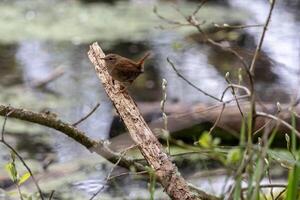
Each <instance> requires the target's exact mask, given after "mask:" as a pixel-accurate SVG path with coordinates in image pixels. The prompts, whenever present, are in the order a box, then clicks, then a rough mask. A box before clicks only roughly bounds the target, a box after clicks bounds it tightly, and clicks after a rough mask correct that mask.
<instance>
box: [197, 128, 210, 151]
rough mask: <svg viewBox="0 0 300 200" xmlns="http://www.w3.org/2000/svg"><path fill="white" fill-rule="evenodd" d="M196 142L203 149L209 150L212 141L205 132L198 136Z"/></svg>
mask: <svg viewBox="0 0 300 200" xmlns="http://www.w3.org/2000/svg"><path fill="white" fill-rule="evenodd" d="M198 142H199V145H200V146H201V147H203V148H211V147H212V142H213V139H212V136H211V134H209V132H207V131H205V132H203V133H202V135H201V136H200V138H199V141H198Z"/></svg>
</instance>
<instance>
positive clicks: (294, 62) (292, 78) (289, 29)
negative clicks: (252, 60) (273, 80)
mask: <svg viewBox="0 0 300 200" xmlns="http://www.w3.org/2000/svg"><path fill="white" fill-rule="evenodd" d="M230 3H231V5H232V6H233V7H237V8H238V9H245V10H246V9H247V10H249V11H250V12H251V13H252V15H251V16H252V17H251V18H249V20H248V21H247V22H246V23H249V24H253V23H256V24H263V23H265V19H266V16H267V14H268V10H269V6H270V4H269V2H268V1H260V0H255V1H253V3H251V4H249V3H247V2H246V1H239V0H233V1H230ZM284 4H285V3H284V2H283V1H278V2H276V5H275V9H274V12H273V16H272V21H271V23H270V27H269V28H268V31H267V34H266V37H265V39H264V44H263V49H264V51H266V52H267V53H268V55H269V56H270V58H271V59H273V60H275V61H276V62H277V63H276V64H275V67H274V68H273V69H272V71H273V73H275V74H277V75H278V77H279V78H280V80H279V81H280V86H281V88H283V89H284V90H285V92H287V93H289V94H291V95H295V93H296V92H298V91H299V89H298V86H297V85H298V83H299V78H298V77H299V31H300V29H299V19H297V16H299V15H298V12H299V11H297V10H296V11H294V13H293V12H291V10H290V9H288V8H287V7H285V6H284ZM247 31H248V32H249V33H250V34H251V35H253V36H254V37H255V40H256V42H258V41H259V37H260V34H261V31H262V29H248V30H247ZM283 89H282V90H283Z"/></svg>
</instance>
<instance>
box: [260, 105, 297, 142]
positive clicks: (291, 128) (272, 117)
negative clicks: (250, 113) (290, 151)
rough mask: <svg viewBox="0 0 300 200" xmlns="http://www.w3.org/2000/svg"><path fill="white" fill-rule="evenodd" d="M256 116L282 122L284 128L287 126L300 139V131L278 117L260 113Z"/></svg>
mask: <svg viewBox="0 0 300 200" xmlns="http://www.w3.org/2000/svg"><path fill="white" fill-rule="evenodd" d="M256 116H261V117H266V118H269V119H274V120H276V121H278V122H280V123H281V124H283V125H284V126H286V127H287V128H288V129H290V130H292V131H295V133H296V134H297V136H298V137H300V132H299V131H298V130H296V129H295V128H294V127H293V126H292V125H290V124H289V123H287V122H286V121H284V120H282V119H280V118H279V117H276V116H274V115H271V114H268V113H264V112H260V111H257V112H256Z"/></svg>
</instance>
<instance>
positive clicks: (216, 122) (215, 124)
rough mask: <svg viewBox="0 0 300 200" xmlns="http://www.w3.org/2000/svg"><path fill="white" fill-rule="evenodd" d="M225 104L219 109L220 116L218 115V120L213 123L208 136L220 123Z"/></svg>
mask: <svg viewBox="0 0 300 200" xmlns="http://www.w3.org/2000/svg"><path fill="white" fill-rule="evenodd" d="M225 105H226V104H225V103H223V106H222V109H221V112H220V114H219V115H218V118H217V120H216V121H215V123H214V125H213V126H212V127H211V128H210V129H209V134H211V133H212V132H213V130H214V129H215V128H216V127H217V125H218V123H219V122H220V120H221V118H222V114H223V112H224V110H225Z"/></svg>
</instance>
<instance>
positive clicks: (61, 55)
mask: <svg viewBox="0 0 300 200" xmlns="http://www.w3.org/2000/svg"><path fill="white" fill-rule="evenodd" d="M133 2H136V1H133ZM138 2H139V6H141V7H142V6H143V3H142V1H138ZM277 3H278V5H276V7H275V10H274V13H273V19H272V22H271V25H270V28H269V29H268V32H267V35H266V37H265V41H264V44H263V50H264V52H265V54H264V55H266V57H267V60H268V62H267V64H266V65H264V64H261V66H258V68H260V72H261V73H260V74H258V76H261V77H262V78H259V81H258V84H257V85H256V86H257V88H258V91H259V92H260V94H261V95H265V96H267V98H265V99H264V100H267V101H273V100H274V96H275V95H274V92H275V93H276V98H277V97H278V100H282V101H288V100H289V97H288V95H293V96H296V95H297V93H298V92H299V88H298V87H297V86H298V85H299V80H298V79H299V32H300V30H299V29H300V28H299V20H300V19H299V16H298V15H297V12H298V11H297V9H291V8H290V7H288V6H286V5H285V4H284V3H283V2H281V1H278V2H277ZM229 4H230V5H231V6H232V7H234V9H238V10H239V11H240V12H245V13H248V12H249V13H251V14H250V16H251V17H250V18H247V19H246V20H241V21H240V22H241V23H242V24H261V23H264V21H265V18H266V15H267V12H268V7H269V4H268V1H263V0H255V2H254V1H251V3H250V4H249V2H248V1H242V0H231V1H229ZM106 6H107V5H106ZM147 6H149V5H148V4H147ZM117 7H118V6H117ZM37 9H38V8H37ZM76 9H77V8H74V10H76ZM94 9H96V8H94ZM118 9H121V10H122V9H123V10H124V7H122V6H121V8H119V7H118ZM141 9H142V8H141ZM224 9H225V8H224ZM149 10H151V9H149ZM58 12H60V13H64V11H63V10H59V9H58ZM150 12H151V11H150ZM37 14H38V12H30V11H28V13H27V14H26V16H27V20H29V21H31V20H34V18H35V17H36V16H37ZM128 15H130V14H128ZM138 15H140V14H139V13H138V14H135V15H134V18H133V19H132V20H137V21H139V18H138V17H136V16H138ZM149 15H150V14H149ZM176 15H178V13H177V14H176ZM86 16H88V12H87V10H84V12H83V13H81V15H80V16H79V18H80V19H81V21H82V20H83V21H84V20H87V19H86ZM109 16H110V15H109ZM125 17H128V16H125ZM147 17H148V16H147ZM141 21H142V20H140V21H139V23H141ZM144 21H145V20H144ZM82 23H83V22H82ZM94 23H95V24H97V23H102V22H94ZM158 23H159V20H158V19H156V21H155V25H157V24H158ZM132 24H134V21H131V25H130V28H132V30H133V31H132V32H130V33H128V32H126V34H125V33H124V38H127V40H126V39H124V38H118V39H112V38H110V37H108V36H103V37H104V38H105V39H103V38H102V39H99V40H100V44H103V47H104V50H105V52H116V53H119V54H122V55H124V56H128V57H131V58H133V59H136V58H137V57H139V56H140V55H139V54H142V52H144V51H147V50H151V51H152V52H153V57H152V58H151V60H150V62H148V63H147V65H146V73H145V74H144V75H142V76H140V77H139V78H138V80H137V81H136V82H135V84H134V85H133V86H132V88H131V90H130V93H131V94H132V96H133V97H134V98H135V99H136V100H137V101H148V102H157V101H159V100H160V99H161V89H160V87H161V86H160V85H161V80H162V78H165V79H166V80H167V81H168V86H167V93H168V100H169V101H170V102H177V101H179V102H184V103H186V104H193V103H197V102H201V103H207V104H213V103H215V101H214V100H212V99H211V98H209V97H207V96H205V95H203V94H200V93H199V92H197V91H196V90H195V89H194V88H192V87H190V86H189V85H187V84H186V83H185V82H184V81H182V80H181V79H180V78H179V77H178V76H177V75H176V73H175V72H174V71H173V70H172V68H171V66H170V65H169V64H168V63H167V61H166V58H167V57H169V58H170V59H171V60H172V61H173V62H174V64H175V66H176V67H177V69H178V70H179V71H180V73H182V74H183V75H184V76H185V77H186V78H187V79H189V80H190V81H191V82H193V83H194V84H195V85H197V86H199V87H200V88H202V89H203V90H205V91H207V92H208V93H210V94H212V95H216V96H218V97H220V95H221V93H222V91H223V90H224V88H225V87H226V85H227V84H226V81H225V80H224V74H225V73H226V71H227V68H226V67H224V66H227V67H228V66H229V67H228V68H231V70H232V68H233V69H234V70H233V73H231V75H232V76H235V75H234V72H236V71H237V69H238V68H239V67H240V66H238V67H237V66H236V65H234V64H232V63H234V62H228V60H230V59H231V58H229V56H228V57H227V55H226V56H224V54H223V53H222V52H221V53H220V52H217V51H215V50H214V49H213V48H211V47H209V46H207V45H203V44H199V43H197V42H195V41H194V40H191V39H190V34H187V35H185V34H182V33H181V32H180V31H178V32H177V31H175V30H176V29H172V30H160V29H155V28H154V26H149V27H146V28H145V27H142V28H141V27H139V28H140V29H141V30H140V29H138V30H140V31H137V30H134V28H133V26H132ZM85 25H86V27H88V26H87V24H85ZM140 26H142V25H140ZM77 28H78V27H77ZM99 29H100V30H103V27H102V29H101V28H99ZM111 29H112V28H111ZM119 29H120V30H121V29H122V27H119V26H118V27H116V32H117V31H118V30H119ZM123 29H125V28H124V27H123ZM72 30H73V29H72ZM145 30H147V31H149V33H148V34H145V32H147V31H145ZM49 31H50V29H49ZM65 31H66V32H67V31H68V30H65ZM73 31H74V32H75V30H73ZM97 31H98V30H97ZM126 31H127V30H126ZM261 31H262V28H251V29H247V30H246V31H245V32H246V34H247V37H246V38H248V39H249V38H253V41H254V42H255V43H257V42H258V40H259V37H260V33H261ZM71 32H72V31H70V33H69V34H72V33H71ZM87 32H88V31H87ZM76 33H77V32H76ZM81 33H82V32H80V31H79V32H78V36H74V35H72V37H71V39H70V40H64V39H61V38H60V37H59V36H57V37H54V38H55V39H54V40H53V39H52V40H51V39H49V38H47V37H49V35H47V34H46V33H44V35H43V36H45V38H46V39H45V38H43V37H41V38H35V37H33V36H32V38H26V39H17V40H16V41H17V42H13V43H9V42H8V43H7V42H3V43H2V44H1V45H0V64H1V65H0V75H1V79H0V90H1V98H0V102H1V104H2V103H3V104H6V105H7V104H11V105H13V106H16V107H24V108H27V109H32V110H35V111H41V110H44V109H47V110H50V111H53V112H55V113H57V114H58V115H59V117H60V118H61V119H63V120H65V121H68V122H76V121H77V120H78V119H80V118H81V117H82V116H84V115H85V114H86V113H88V112H89V111H90V110H91V109H92V108H93V107H94V106H95V105H96V103H100V104H101V105H100V108H98V110H97V111H96V112H95V113H94V114H93V115H92V116H91V117H90V118H89V119H88V120H86V121H84V122H83V123H82V124H80V125H79V126H78V127H79V128H80V129H81V130H83V131H85V132H86V133H87V134H88V136H89V137H91V138H93V139H96V140H97V139H106V138H108V134H109V130H110V126H111V122H112V120H113V116H114V115H115V113H114V111H113V106H112V105H111V102H110V100H109V99H108V98H107V96H106V94H105V92H104V91H103V89H102V86H101V83H100V82H99V80H98V78H97V77H96V75H95V72H94V68H93V66H92V65H91V63H90V61H89V60H88V58H87V55H86V53H87V51H88V48H89V47H88V45H89V44H90V43H91V42H92V41H94V40H96V38H97V37H101V36H97V34H96V36H95V37H94V35H93V37H91V38H92V39H90V40H89V41H85V40H84V39H83V36H82V35H80V34H81ZM135 33H136V35H137V36H136V35H134V34H135ZM111 34H112V35H113V34H116V35H117V36H116V37H120V35H118V34H117V33H111ZM7 35H9V33H7ZM87 35H91V33H90V32H89V33H87ZM128 35H130V37H127V36H128ZM141 35H142V37H141ZM128 38H129V39H128ZM136 38H138V39H136ZM140 38H143V39H140ZM250 46H251V47H253V46H255V44H251V45H250ZM242 47H243V48H245V49H251V48H250V47H249V46H247V45H245V46H242ZM242 47H241V48H242ZM228 58H229V59H228ZM56 68H62V69H63V70H64V74H63V76H62V77H60V78H58V79H57V80H55V81H53V82H51V83H49V84H48V85H47V86H46V88H44V89H42V90H41V89H37V88H33V87H32V83H33V82H34V81H37V80H42V79H45V78H46V77H47V76H48V75H49V74H51V73H52V72H53V71H54V70H55V69H56ZM229 97H230V93H228V94H227V95H226V96H225V98H229ZM24 126H25V127H26V129H25V130H28V131H29V132H30V131H31V130H32V124H26V125H24ZM12 128H13V127H12V126H8V127H7V129H8V130H9V129H12ZM19 129H20V130H23V129H24V128H23V127H22V128H19ZM39 131H41V129H39ZM41 132H42V133H44V132H45V133H48V135H49V137H50V141H49V143H51V145H52V147H53V149H54V151H55V152H56V155H57V158H58V159H57V160H58V161H61V162H66V161H68V160H72V159H76V158H78V157H84V156H85V155H88V154H90V153H89V152H88V151H87V150H85V149H84V148H83V147H80V146H79V145H78V144H77V143H75V142H74V141H72V140H70V139H69V138H67V137H65V136H64V135H62V134H59V133H56V132H55V131H53V130H49V129H42V131H41ZM41 132H39V133H41ZM103 179H104V177H103ZM87 182H88V181H87ZM217 182H218V183H219V182H223V181H222V180H218V181H217ZM202 183H203V184H204V185H205V187H207V185H206V184H207V183H204V182H202ZM78 184H79V185H83V187H82V189H83V190H85V187H84V186H85V185H86V184H87V183H86V182H85V181H84V180H83V181H82V182H80V181H79V182H78ZM89 184H90V182H89ZM92 184H94V185H96V186H95V188H97V187H98V186H99V183H98V182H97V181H96V182H92ZM75 185H76V184H75ZM199 185H201V184H199ZM218 187H219V186H218ZM220 187H221V186H220ZM95 188H94V189H95ZM88 192H90V191H88Z"/></svg>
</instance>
